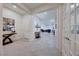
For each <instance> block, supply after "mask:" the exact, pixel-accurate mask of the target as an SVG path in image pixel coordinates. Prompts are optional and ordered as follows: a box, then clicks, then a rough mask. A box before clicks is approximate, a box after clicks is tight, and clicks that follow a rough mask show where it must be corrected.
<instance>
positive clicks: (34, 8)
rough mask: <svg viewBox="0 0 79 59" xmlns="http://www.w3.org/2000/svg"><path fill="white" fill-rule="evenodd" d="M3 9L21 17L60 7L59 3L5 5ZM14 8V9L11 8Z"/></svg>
mask: <svg viewBox="0 0 79 59" xmlns="http://www.w3.org/2000/svg"><path fill="white" fill-rule="evenodd" d="M3 5H4V7H6V8H9V9H11V10H13V11H15V12H17V13H19V14H21V15H25V14H26V13H29V14H32V13H38V12H42V11H44V10H48V9H51V8H57V7H59V6H61V5H62V4H61V3H5V4H3ZM13 5H15V6H16V8H14V7H13Z"/></svg>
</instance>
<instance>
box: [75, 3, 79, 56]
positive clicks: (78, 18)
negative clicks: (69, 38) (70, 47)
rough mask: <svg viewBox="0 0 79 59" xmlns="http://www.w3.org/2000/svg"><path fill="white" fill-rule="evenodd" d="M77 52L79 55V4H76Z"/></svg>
mask: <svg viewBox="0 0 79 59" xmlns="http://www.w3.org/2000/svg"><path fill="white" fill-rule="evenodd" d="M75 44H76V54H75V55H77V56H79V4H76V41H75Z"/></svg>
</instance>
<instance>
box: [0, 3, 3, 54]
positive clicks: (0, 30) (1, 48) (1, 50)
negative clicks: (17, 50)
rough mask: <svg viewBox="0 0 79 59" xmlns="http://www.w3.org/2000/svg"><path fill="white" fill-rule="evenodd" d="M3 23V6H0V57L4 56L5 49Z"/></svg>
mask: <svg viewBox="0 0 79 59" xmlns="http://www.w3.org/2000/svg"><path fill="white" fill-rule="evenodd" d="M2 23H3V21H2V4H0V55H2V54H3V47H2V39H3V38H2V33H3V32H2V28H3V27H2Z"/></svg>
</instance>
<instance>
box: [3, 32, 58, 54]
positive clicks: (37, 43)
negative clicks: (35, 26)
mask: <svg viewBox="0 0 79 59" xmlns="http://www.w3.org/2000/svg"><path fill="white" fill-rule="evenodd" d="M52 36H53V34H52V33H42V32H41V38H40V39H35V40H33V41H29V40H27V39H19V40H18V41H16V42H13V43H11V44H8V45H6V46H4V47H3V51H4V55H5V56H7V55H8V56H58V50H57V49H56V46H55V45H56V43H55V36H53V37H52Z"/></svg>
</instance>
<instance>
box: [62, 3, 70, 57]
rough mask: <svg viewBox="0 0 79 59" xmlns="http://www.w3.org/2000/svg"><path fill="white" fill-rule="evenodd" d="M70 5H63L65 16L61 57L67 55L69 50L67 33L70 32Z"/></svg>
mask: <svg viewBox="0 0 79 59" xmlns="http://www.w3.org/2000/svg"><path fill="white" fill-rule="evenodd" d="M69 6H70V4H65V8H64V11H65V15H64V23H63V24H64V40H63V55H65V56H68V55H69V51H70V50H69V49H70V39H69V32H70V17H69V16H70V7H69Z"/></svg>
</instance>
